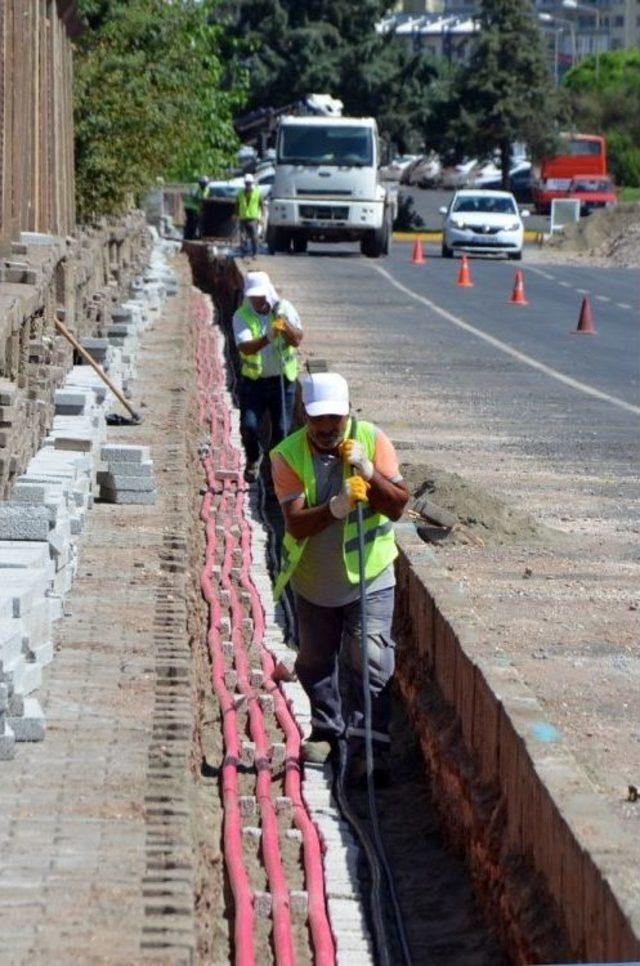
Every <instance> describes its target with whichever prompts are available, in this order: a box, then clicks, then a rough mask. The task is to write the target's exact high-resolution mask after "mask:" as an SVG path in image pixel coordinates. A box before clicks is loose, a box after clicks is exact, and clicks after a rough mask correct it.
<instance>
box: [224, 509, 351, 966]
mask: <svg viewBox="0 0 640 966" xmlns="http://www.w3.org/2000/svg"><path fill="white" fill-rule="evenodd" d="M241 545H242V561H243V564H242V585H243V587H244V588H245V590H246V591H247V593H248V594H249V596H250V599H251V613H252V617H253V623H254V641H255V643H256V645H257V646H259V647H260V657H261V663H262V670H263V673H264V676H265V680H266V681H267V682H269V684H268V688H267V689H268V691H269V693H270V694H271V695H273V700H274V708H275V713H276V717H277V719H278V722H279V724H280V727H281V728H282V730H283V731H284V733H285V738H286V747H287V760H286V765H285V791H286V794H287V795H288V796H289V798H290V799H291V802H292V805H293V818H294V822H295V824H296V827H297V828H298V829H299V830H300V832H301V834H302V845H303V855H304V869H305V877H306V884H307V892H308V895H309V925H310V928H311V938H312V943H313V948H314V951H315V963H316V966H333V964H334V963H335V961H336V951H335V942H334V938H333V933H332V931H331V925H330V923H329V917H328V915H327V905H326V896H325V889H324V869H323V865H322V850H321V847H320V841H319V839H318V832H317V829H316V827H315V825H314V824H313V822H312V821H311V818H310V817H309V813H308V812H307V808H306V805H305V804H304V802H303V800H302V791H301V781H300V729H299V728H298V725H297V723H296V721H295V719H294V717H293V716H292V714H291V712H290V710H289V707H288V705H287V702H286V701H285V699H284V697H283V694H282V692H281V690H280V688H279V687H278V685H277V684H276V683H275V681H274V680H273V672H274V669H275V662H274V660H273V657H272V656H271V654H270V653H269V651H268V650H267V648H266V647H265V646H264V635H265V620H264V610H263V608H262V604H261V602H260V596H259V594H258V591H257V590H256V588H255V586H254V584H253V581H252V580H251V576H250V570H249V568H250V565H251V528H250V526H249V524H248V522H247V520H246V519H245V518H244V516H243V518H242V543H241Z"/></svg>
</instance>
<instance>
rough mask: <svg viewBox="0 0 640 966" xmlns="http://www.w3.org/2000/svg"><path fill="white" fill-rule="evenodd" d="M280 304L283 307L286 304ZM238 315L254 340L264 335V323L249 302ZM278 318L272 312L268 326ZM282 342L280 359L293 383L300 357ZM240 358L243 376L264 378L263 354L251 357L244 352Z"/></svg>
mask: <svg viewBox="0 0 640 966" xmlns="http://www.w3.org/2000/svg"><path fill="white" fill-rule="evenodd" d="M280 304H281V305H283V304H285V303H280ZM238 315H239V317H240V318H241V319H242V321H243V322H244V324H245V325H246V326H247V328H248V329H249V330H250V332H251V337H252V339H259V338H260V336H261V335H262V323H261V322H260V319H259V318H258V317H257V316H256V314H255V312H254V311H253V309H252V308H251V306H250V305H249V303H248V302H243V303H242V305H241V306H240V308H239V309H238ZM276 318H277V313H275V312H270V313H269V317H268V319H267V326H270V325H271V324H272V322H274V321H275V319H276ZM280 341H281V343H282V348H281V354H280V358H281V360H282V372H283V374H284V375H285V376H286V377H287V379H288V380H289V382H293V381H294V380H295V379H297V377H298V356H297V354H296V350H295V349H294V348H293V346H291V345H287V344H286V343H285V342H284V340H283V339H281V340H280ZM240 357H241V359H242V365H241V368H240V372H241V373H242V375H243V376H246V378H247V379H260V377H261V376H262V353H261V352H256V353H255V355H252V356H249V355H245V353H244V352H241V353H240Z"/></svg>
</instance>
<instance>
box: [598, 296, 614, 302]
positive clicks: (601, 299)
mask: <svg viewBox="0 0 640 966" xmlns="http://www.w3.org/2000/svg"><path fill="white" fill-rule="evenodd" d="M596 299H597V300H598V302H610V301H611V299H610V298H609V296H608V295H596Z"/></svg>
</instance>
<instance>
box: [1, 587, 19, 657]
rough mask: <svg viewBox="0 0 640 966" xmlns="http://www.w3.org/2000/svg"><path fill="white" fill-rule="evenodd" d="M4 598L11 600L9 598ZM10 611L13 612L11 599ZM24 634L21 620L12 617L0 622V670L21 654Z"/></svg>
mask: <svg viewBox="0 0 640 966" xmlns="http://www.w3.org/2000/svg"><path fill="white" fill-rule="evenodd" d="M4 599H5V600H7V599H9V600H11V599H10V598H4ZM11 611H12V613H13V601H11ZM24 634H25V631H24V625H23V623H22V621H21V620H16V619H15V617H12V618H5V619H3V620H2V621H1V622H0V670H1V669H2V667H3V666H4V665H6V664H10V663H11V662H12V661H14V660H15V659H16V658H17V657H19V655H20V654H22V644H23V638H24Z"/></svg>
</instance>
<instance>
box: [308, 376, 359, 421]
mask: <svg viewBox="0 0 640 966" xmlns="http://www.w3.org/2000/svg"><path fill="white" fill-rule="evenodd" d="M302 402H303V403H304V408H305V409H306V411H307V413H308V415H309V416H347V415H348V413H349V386H348V385H347V380H346V379H345V378H344V377H343V376H340V375H338V373H337V372H315V373H314V374H313V375H311V376H309V377H308V378H307V379H305V380H304V382H303V383H302Z"/></svg>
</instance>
